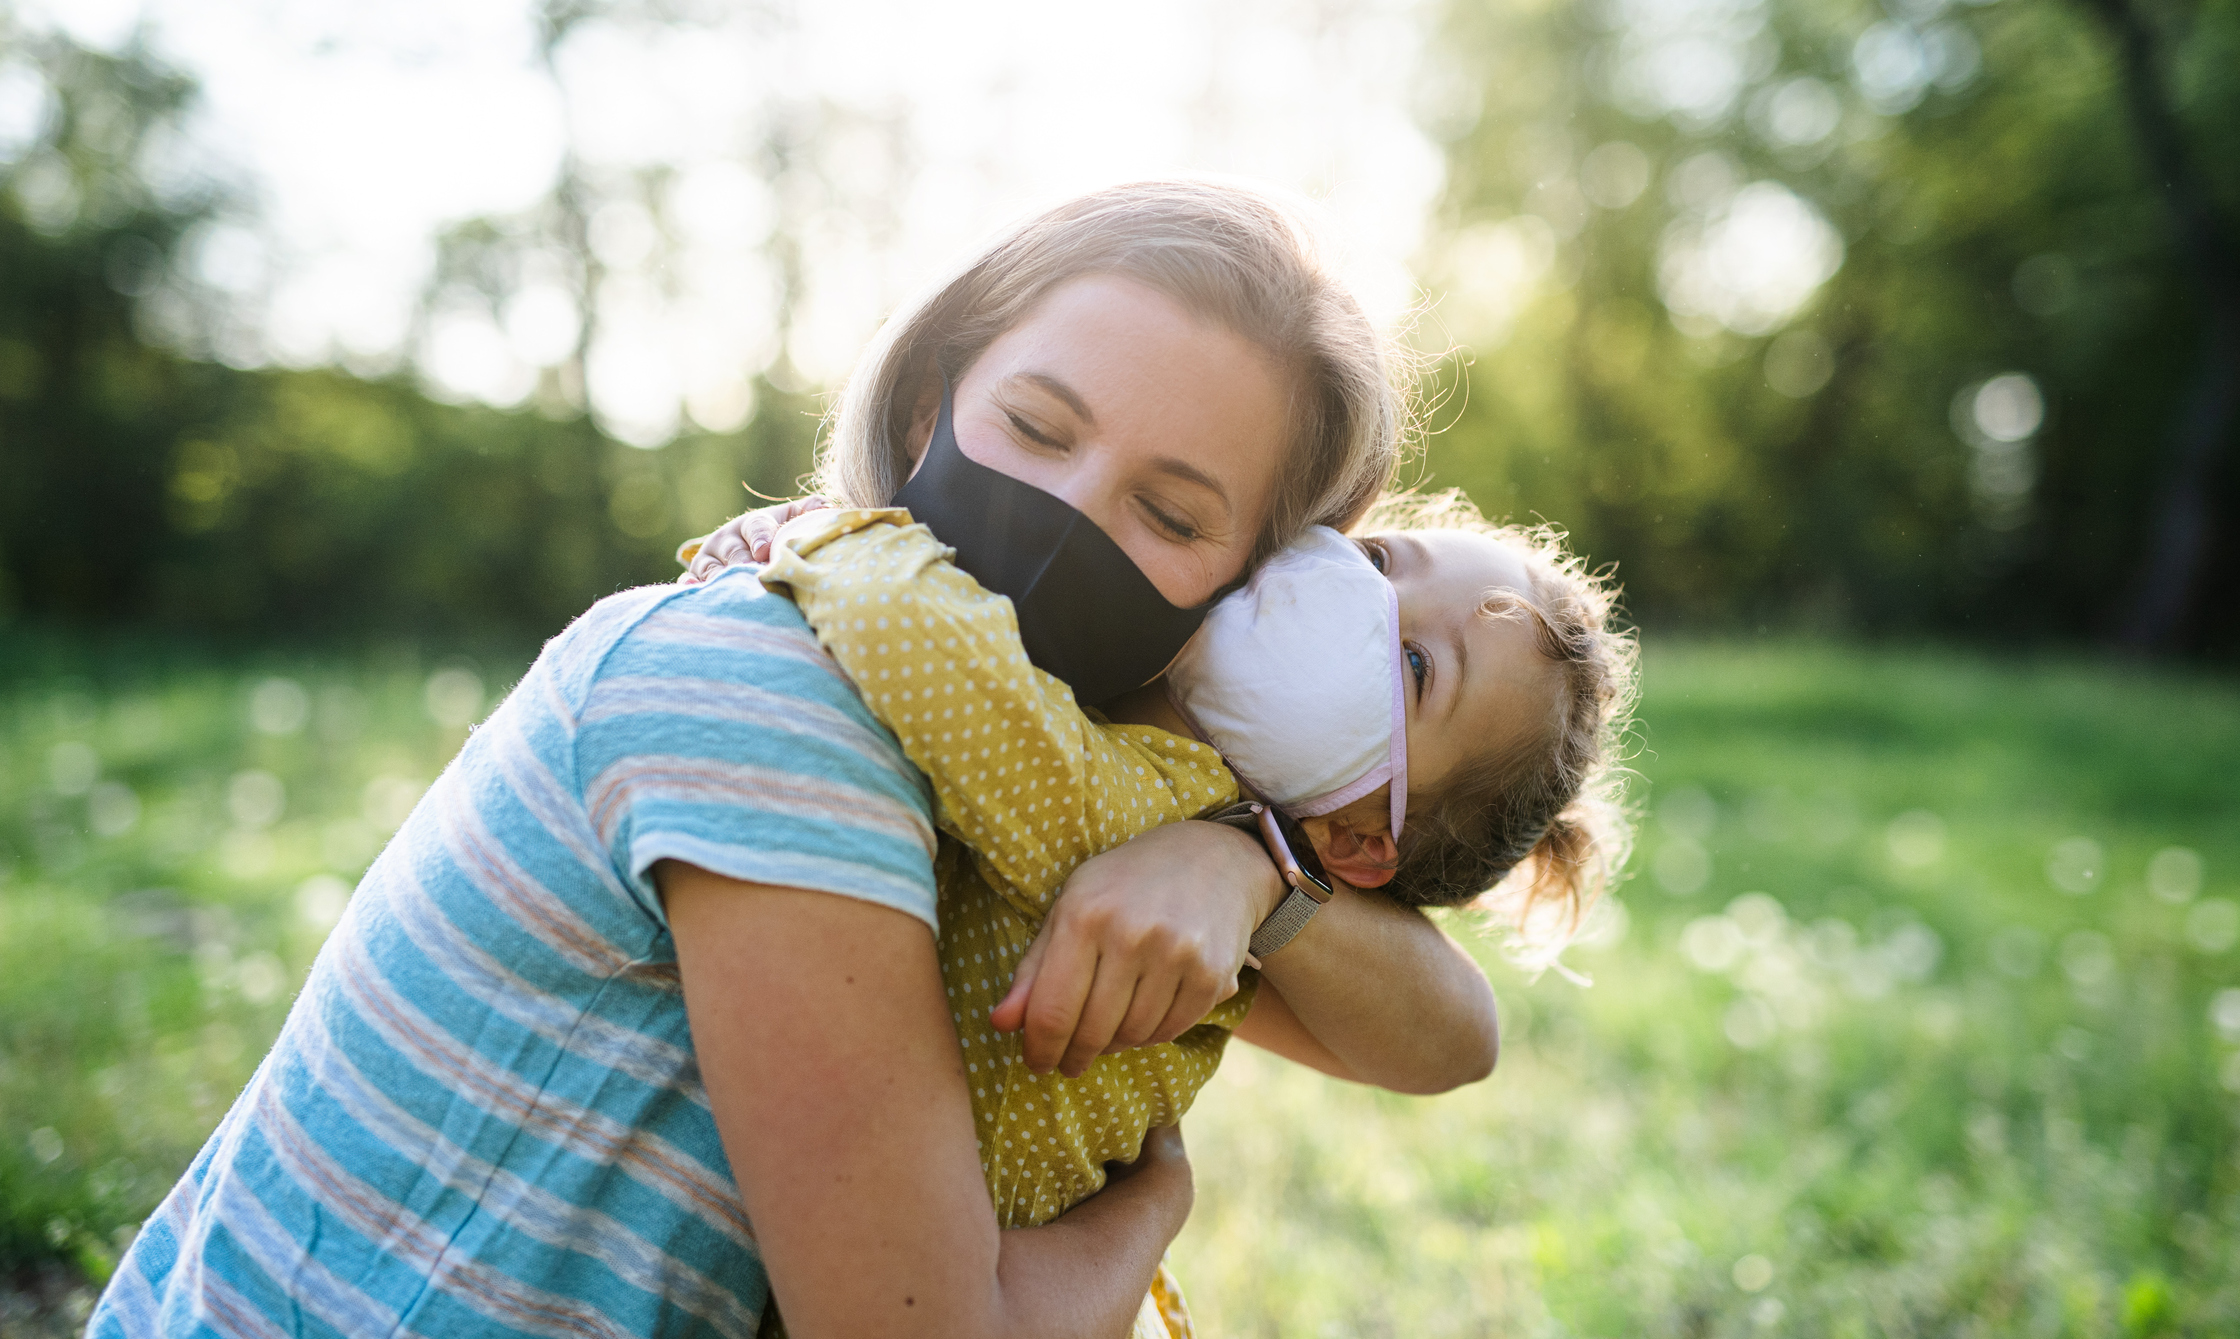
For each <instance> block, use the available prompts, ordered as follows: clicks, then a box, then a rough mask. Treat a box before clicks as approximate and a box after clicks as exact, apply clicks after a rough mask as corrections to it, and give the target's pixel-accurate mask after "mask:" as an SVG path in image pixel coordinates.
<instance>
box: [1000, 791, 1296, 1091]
mask: <svg viewBox="0 0 2240 1339" xmlns="http://www.w3.org/2000/svg"><path fill="white" fill-rule="evenodd" d="M1281 891H1282V883H1281V881H1280V880H1279V879H1278V878H1277V876H1276V872H1275V865H1274V863H1273V862H1271V861H1270V860H1269V859H1268V855H1267V852H1266V851H1264V850H1262V849H1261V847H1260V843H1259V842H1258V841H1256V840H1254V839H1253V838H1252V837H1250V836H1249V835H1247V834H1245V833H1242V832H1239V831H1237V830H1236V829H1235V828H1229V827H1223V826H1221V825H1220V824H1217V823H1171V824H1168V825H1167V826H1166V827H1163V828H1157V829H1154V830H1153V831H1151V832H1147V833H1144V834H1143V835H1142V836H1140V837H1137V838H1136V839H1135V840H1133V841H1130V842H1127V843H1125V844H1123V845H1121V846H1119V847H1116V848H1114V849H1113V850H1110V851H1107V852H1105V853H1104V854H1103V855H1100V856H1097V857H1095V858H1093V859H1091V860H1088V861H1085V862H1084V863H1083V864H1082V866H1081V868H1079V869H1077V870H1075V871H1074V872H1073V877H1072V878H1070V879H1069V880H1067V882H1066V887H1065V892H1064V894H1063V895H1061V896H1060V897H1059V899H1058V901H1057V903H1056V905H1055V906H1053V907H1052V908H1051V910H1050V915H1049V918H1048V919H1047V920H1045V921H1044V922H1043V926H1042V932H1041V933H1040V934H1039V935H1037V936H1036V937H1035V941H1034V943H1033V944H1031V945H1029V946H1028V948H1027V952H1026V956H1025V957H1024V958H1022V959H1020V962H1019V969H1018V971H1017V972H1016V973H1015V974H1014V975H1013V977H1012V981H1011V993H1010V994H1008V995H1006V996H1005V997H1004V998H1003V1001H1002V1003H1000V1004H998V1005H996V1007H995V1008H994V1010H992V1011H991V1012H990V1014H989V1021H990V1022H991V1023H993V1024H994V1026H995V1028H996V1030H997V1031H999V1032H1016V1031H1018V1030H1019V1029H1020V1028H1021V1027H1024V1028H1025V1029H1026V1037H1025V1039H1024V1045H1023V1047H1022V1050H1023V1051H1024V1053H1025V1057H1026V1062H1027V1067H1028V1068H1030V1069H1032V1070H1034V1071H1035V1072H1036V1073H1044V1072H1047V1071H1048V1070H1049V1069H1051V1068H1052V1067H1053V1066H1055V1067H1057V1068H1058V1069H1059V1070H1061V1071H1062V1072H1064V1073H1065V1075H1066V1076H1067V1077H1069V1078H1079V1077H1080V1076H1081V1074H1082V1073H1083V1072H1084V1071H1086V1070H1087V1069H1088V1068H1089V1062H1090V1061H1092V1060H1094V1059H1096V1058H1097V1057H1098V1056H1099V1055H1102V1054H1105V1053H1107V1052H1110V1051H1123V1050H1126V1049H1128V1048H1129V1047H1132V1046H1145V1045H1150V1044H1153V1043H1156V1042H1164V1041H1173V1040H1174V1039H1175V1038H1176V1037H1179V1036H1181V1035H1182V1034H1183V1033H1184V1032H1185V1031H1187V1030H1189V1029H1190V1028H1191V1027H1194V1026H1196V1024H1197V1022H1198V1020H1199V1019H1201V1018H1204V1017H1205V1016H1206V1013H1207V1011H1208V1010H1210V1009H1212V1008H1213V1006H1214V1005H1216V1004H1219V1003H1220V1002H1221V1001H1223V1000H1225V999H1227V998H1229V997H1230V996H1231V995H1234V994H1236V992H1237V970H1238V969H1239V968H1240V967H1242V966H1244V965H1245V958H1246V952H1245V950H1246V946H1247V945H1248V944H1249V943H1250V942H1251V940H1252V930H1253V927H1254V926H1256V925H1258V924H1259V923H1260V922H1261V921H1262V920H1263V919H1265V918H1266V916H1267V914H1268V913H1269V912H1270V911H1272V910H1274V908H1275V904H1276V902H1277V900H1278V897H1279V895H1280V893H1281Z"/></svg>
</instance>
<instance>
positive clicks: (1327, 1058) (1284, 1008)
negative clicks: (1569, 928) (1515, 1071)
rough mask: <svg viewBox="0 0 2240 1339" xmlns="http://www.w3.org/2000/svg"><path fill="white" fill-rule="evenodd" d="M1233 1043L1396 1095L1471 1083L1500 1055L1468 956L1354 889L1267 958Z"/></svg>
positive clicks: (1481, 977)
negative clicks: (1257, 990)
mask: <svg viewBox="0 0 2240 1339" xmlns="http://www.w3.org/2000/svg"><path fill="white" fill-rule="evenodd" d="M1237 1035H1238V1036H1240V1037H1243V1038H1244V1039H1245V1040H1247V1041H1250V1042H1253V1043H1254V1044H1256V1045H1260V1046H1265V1047H1267V1048H1268V1049H1270V1050H1273V1051H1276V1052H1277V1053H1279V1054H1282V1055H1286V1056H1289V1057H1290V1058H1291V1059H1294V1060H1297V1061H1299V1062H1300V1063H1302V1064H1307V1065H1312V1066H1314V1067H1315V1068H1317V1069H1321V1070H1324V1071H1326V1072H1329V1073H1333V1074H1336V1075H1338V1076H1339V1077H1341V1078H1348V1079H1353V1080H1356V1081H1358V1082H1361V1083H1373V1084H1375V1085H1377V1086H1378V1087H1380V1088H1389V1089H1391V1090H1392V1091H1394V1092H1402V1093H1441V1092H1446V1091H1447V1090H1449V1089H1452V1088H1459V1087H1461V1086H1462V1085H1463V1084H1466V1083H1475V1082H1477V1081H1478V1080H1480V1079H1482V1078H1485V1077H1486V1076H1487V1075H1488V1074H1491V1073H1492V1072H1493V1066H1494V1061H1495V1060H1496V1058H1497V1057H1498V1056H1499V1054H1500V1049H1501V1031H1500V1022H1499V1018H1498V1016H1497V1013H1496V1010H1495V1005H1494V998H1493V986H1492V984H1491V983H1489V982H1488V981H1487V980H1486V977H1485V973H1484V972H1483V971H1481V970H1479V967H1478V964H1477V963H1476V962H1474V961H1472V960H1471V958H1470V955H1469V954H1467V953H1465V952H1464V951H1463V950H1462V947H1461V946H1460V945H1458V944H1456V943H1455V942H1454V941H1453V940H1452V939H1449V938H1448V937H1447V935H1446V934H1445V933H1444V932H1443V931H1441V930H1440V929H1439V927H1438V926H1437V925H1434V924H1433V923H1432V922H1431V920H1430V918H1429V917H1427V916H1425V915H1424V914H1423V913H1421V912H1419V911H1414V910H1411V909H1409V908H1407V907H1403V906H1400V905H1398V904H1396V903H1394V902H1393V901H1391V900H1390V899H1389V898H1386V897H1384V896H1382V895H1381V894H1378V893H1374V892H1365V891H1360V890H1355V889H1342V890H1340V892H1339V894H1338V896H1336V897H1334V898H1332V899H1331V900H1330V902H1329V903H1328V904H1327V905H1326V906H1324V907H1323V908H1322V910H1321V911H1319V912H1317V913H1315V917H1314V919H1313V920H1311V921H1308V922H1307V925H1306V928H1305V929H1303V930H1301V931H1300V932H1299V934H1298V936H1297V937H1296V938H1294V939H1293V940H1292V941H1291V942H1290V943H1289V944H1286V945H1285V946H1284V947H1283V949H1282V950H1281V951H1280V952H1277V953H1273V954H1270V955H1269V957H1268V960H1267V962H1266V963H1265V964H1263V965H1262V969H1261V993H1260V995H1259V997H1258V998H1257V999H1256V1000H1255V1001H1254V1003H1253V1007H1252V1012H1251V1013H1250V1014H1249V1015H1247V1016H1246V1018H1245V1021H1244V1024H1243V1026H1241V1027H1239V1028H1238V1029H1237Z"/></svg>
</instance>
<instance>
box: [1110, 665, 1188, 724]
mask: <svg viewBox="0 0 2240 1339" xmlns="http://www.w3.org/2000/svg"><path fill="white" fill-rule="evenodd" d="M1104 714H1105V715H1106V716H1107V717H1109V718H1110V719H1112V720H1113V721H1116V722H1118V723H1119V724H1121V725H1149V726H1154V727H1156V728H1158V729H1161V730H1165V731H1166V732H1168V733H1169V734H1176V735H1181V736H1182V737H1184V738H1185V739H1195V738H1197V732H1196V731H1194V730H1192V729H1191V728H1190V722H1188V721H1186V720H1184V719H1182V713H1181V712H1179V711H1176V710H1175V709H1174V703H1173V702H1171V701H1169V700H1168V698H1167V681H1166V680H1165V679H1154V680H1152V681H1151V682H1150V683H1147V684H1145V685H1144V686H1143V687H1141V688H1136V689H1132V690H1130V691H1128V692H1125V693H1122V694H1121V695H1120V696H1118V697H1116V698H1113V699H1112V700H1111V701H1109V702H1107V703H1105V704H1104Z"/></svg>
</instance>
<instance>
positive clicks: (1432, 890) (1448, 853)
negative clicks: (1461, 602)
mask: <svg viewBox="0 0 2240 1339" xmlns="http://www.w3.org/2000/svg"><path fill="white" fill-rule="evenodd" d="M1392 530H1462V531H1468V532H1470V533H1473V534H1480V535H1486V536H1490V537H1491V538H1493V539H1496V540H1498V541H1500V542H1501V543H1503V544H1506V545H1510V546H1513V547H1514V548H1516V549H1518V550H1519V551H1521V553H1522V554H1523V556H1524V559H1525V566H1526V570H1527V571H1528V572H1530V573H1531V579H1532V590H1531V591H1530V592H1528V593H1516V594H1512V593H1511V592H1508V591H1496V592H1493V593H1491V594H1489V596H1488V597H1487V599H1486V601H1485V603H1484V605H1483V606H1481V609H1480V612H1481V614H1482V615H1483V616H1485V617H1488V618H1503V619H1512V618H1513V619H1529V620H1531V622H1532V624H1533V626H1534V629H1535V631H1536V632H1537V634H1538V642H1539V647H1540V651H1541V653H1542V654H1543V655H1545V656H1546V657H1547V658H1548V659H1549V660H1551V661H1553V662H1555V664H1556V665H1557V666H1558V668H1559V671H1560V674H1561V682H1560V686H1559V687H1558V689H1557V692H1556V704H1555V713H1554V715H1553V716H1552V717H1551V718H1550V720H1549V722H1548V728H1547V729H1546V730H1545V731H1543V732H1541V733H1540V734H1539V735H1538V736H1537V737H1535V738H1533V739H1531V740H1530V741H1529V742H1527V743H1526V744H1524V745H1523V746H1521V747H1519V748H1514V749H1509V750H1505V751H1503V752H1500V753H1494V754H1489V755H1487V756H1483V757H1477V758H1473V759H1471V760H1470V761H1469V762H1468V763H1466V764H1465V765H1464V766H1463V767H1461V768H1460V769H1458V771H1457V773H1456V775H1455V776H1453V777H1451V778H1449V779H1448V780H1447V781H1446V782H1445V783H1444V784H1442V785H1441V786H1440V787H1439V788H1438V791H1437V793H1435V794H1432V795H1429V796H1428V797H1418V796H1414V795H1411V796H1410V797H1409V803H1408V825H1407V830H1406V831H1405V832H1404V833H1403V834H1402V836H1401V838H1400V850H1399V867H1398V870H1397V872H1396V873H1395V874H1394V876H1393V879H1392V882H1391V883H1389V884H1387V885H1386V886H1385V888H1384V890H1383V891H1384V892H1386V893H1387V894H1389V895H1390V896H1392V897H1393V898H1394V899H1396V900H1397V901H1400V902H1402V903H1405V904H1408V905H1411V906H1419V907H1435V906H1461V905H1465V904H1472V903H1475V904H1476V905H1479V906H1483V907H1486V908H1487V909H1489V910H1492V911H1495V912H1496V913H1498V914H1500V916H1501V918H1502V919H1503V920H1505V921H1507V922H1508V923H1509V925H1510V926H1511V928H1512V931H1513V933H1514V935H1515V945H1516V947H1517V948H1518V949H1520V950H1522V956H1524V957H1526V958H1527V959H1531V960H1537V961H1539V962H1542V963H1546V962H1550V961H1553V959H1554V957H1555V955H1556V954H1557V953H1559V952H1560V951H1561V950H1562V948H1563V945H1564V944H1565V943H1566V942H1568V940H1569V939H1570V938H1571V936H1572V935H1573V934H1575V933H1576V932H1577V931H1578V929H1579V925H1580V923H1581V921H1582V920H1583V919H1584V918H1585V916H1586V914H1587V912H1588V910H1589V909H1590V908H1591V907H1592V906H1593V905H1594V903H1595V901H1596V899H1597V898H1599V897H1600V896H1601V895H1602V893H1603V891H1604V890H1605V889H1606V888H1607V887H1608V886H1610V885H1611V884H1613V883H1615V882H1616V880H1617V877H1618V874H1619V871H1621V870H1622V869H1623V868H1624V867H1625V863H1626V857H1627V855H1628V853H1629V851H1630V849H1631V847H1632V844H1633V820H1632V816H1631V815H1630V814H1629V813H1628V811H1627V809H1626V805H1625V798H1624V792H1625V784H1624V781H1625V773H1624V770H1623V768H1622V767H1621V765H1620V761H1619V750H1620V748H1621V747H1622V740H1623V738H1624V736H1625V734H1626V732H1627V730H1628V729H1629V728H1630V726H1631V723H1632V712H1633V703H1634V695H1635V691H1636V689H1637V686H1638V680H1639V668H1638V662H1637V657H1636V647H1635V644H1634V638H1633V635H1632V634H1631V633H1630V632H1627V631H1623V630H1621V629H1618V628H1616V627H1613V626H1612V623H1613V619H1614V616H1615V613H1616V609H1617V602H1618V587H1617V585H1616V583H1614V582H1613V581H1612V580H1611V579H1610V576H1609V573H1608V572H1607V571H1589V570H1588V569H1587V567H1586V565H1585V564H1584V563H1583V562H1582V561H1581V560H1580V559H1579V558H1577V557H1576V556H1574V555H1573V554H1571V553H1570V552H1568V551H1566V550H1565V548H1564V547H1563V536H1562V534H1561V532H1559V531H1556V530H1554V529H1551V528H1549V527H1546V526H1534V527H1529V528H1528V527H1523V526H1514V525H1494V524H1492V523H1491V522H1489V521H1487V520H1486V519H1485V517H1484V516H1483V515H1481V514H1480V513H1479V511H1478V509H1477V508H1476V507H1475V506H1473V505H1472V504H1471V503H1470V500H1469V499H1468V498H1466V497H1464V496H1463V494H1462V491H1461V490H1460V489H1448V490H1445V491H1443V492H1436V493H1403V494H1397V495H1387V496H1385V497H1383V498H1381V499H1379V500H1378V502H1377V504H1376V505H1375V506H1374V507H1372V508H1371V509H1370V510H1369V512H1368V514H1367V515H1366V516H1364V517H1363V518H1362V520H1361V522H1360V523H1359V524H1358V525H1356V526H1355V527H1354V533H1355V534H1358V535H1372V534H1376V533H1379V532H1383V531H1392Z"/></svg>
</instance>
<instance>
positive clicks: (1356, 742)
mask: <svg viewBox="0 0 2240 1339" xmlns="http://www.w3.org/2000/svg"><path fill="white" fill-rule="evenodd" d="M1406 677H1407V655H1406V653H1405V652H1404V651H1402V650H1401V648H1400V601H1399V597H1398V596H1397V595H1396V594H1394V592H1393V589H1392V583H1391V582H1389V581H1387V580H1385V576H1384V573H1382V572H1379V571H1378V570H1377V569H1376V566H1375V565H1374V564H1372V563H1371V562H1370V561H1369V559H1368V556H1367V555H1366V554H1364V553H1362V551H1361V548H1360V546H1359V545H1357V544H1355V543H1354V542H1353V541H1352V540H1350V539H1347V538H1346V537H1345V536H1344V535H1341V534H1339V533H1338V532H1337V531H1335V530H1332V529H1329V528H1328V527H1326V526H1316V527H1314V528H1313V529H1312V530H1309V531H1308V532H1307V533H1306V534H1305V535H1303V536H1301V537H1300V539H1299V540H1298V542H1297V543H1294V544H1293V545H1291V547H1289V548H1287V549H1285V550H1284V551H1283V552H1281V553H1278V554H1277V555H1276V556H1275V557H1273V558H1270V559H1269V560H1268V561H1267V563H1266V564H1265V565H1263V566H1262V567H1261V569H1260V570H1259V571H1258V572H1257V573H1255V574H1254V575H1253V577H1252V580H1251V581H1249V582H1247V583H1246V584H1245V587H1244V589H1242V590H1239V591H1235V592H1233V593H1231V594H1230V595H1229V596H1228V597H1227V598H1225V599H1223V600H1222V601H1221V603H1219V604H1217V605H1215V606H1214V607H1213V611H1212V612H1211V613H1209V614H1208V615H1206V621H1205V623H1204V624H1203V625H1202V626H1200V627H1199V629H1198V634H1197V636H1195V637H1193V638H1191V639H1190V644H1189V645H1187V646H1185V647H1183V648H1182V654H1181V655H1180V656H1177V657H1176V658H1175V662H1174V663H1173V664H1172V665H1170V666H1168V667H1167V694H1168V696H1169V697H1170V698H1172V699H1173V701H1174V704H1175V706H1176V708H1178V709H1179V710H1180V711H1181V712H1182V714H1183V716H1184V717H1186V718H1187V719H1188V720H1189V721H1190V723H1191V724H1192V725H1193V726H1195V727H1196V728H1197V729H1198V731H1199V732H1200V733H1201V734H1202V735H1204V736H1205V739H1206V742H1207V743H1209V744H1211V745H1213V746H1214V748H1216V749H1218V750H1220V752H1221V756H1222V757H1223V758H1224V759H1226V760H1227V761H1228V763H1229V766H1230V768H1231V769H1232V770H1233V771H1235V772H1236V774H1237V775H1238V776H1239V777H1240V778H1242V779H1243V780H1244V781H1245V783H1246V784H1247V785H1249V786H1250V787H1251V788H1252V789H1253V790H1255V791H1258V792H1259V794H1260V797H1261V798H1262V799H1265V800H1266V801H1268V802H1269V803H1270V804H1273V805H1275V806H1276V807H1277V808H1279V809H1282V810H1283V811H1284V812H1285V813H1288V814H1290V815H1292V816H1293V817H1295V818H1311V817H1313V816H1315V815H1317V814H1327V813H1329V812H1331V811H1332V810H1334V809H1338V808H1341V807H1343V806H1345V805H1348V804H1351V803H1352V802H1353V801H1355V800H1358V799H1360V798H1361V797H1362V796H1364V795H1366V794H1368V793H1369V792H1371V791H1373V790H1375V789H1376V788H1377V787H1379V786H1381V785H1384V784H1386V783H1387V782H1389V783H1391V786H1392V836H1393V838H1394V839H1395V840H1398V838H1399V836H1400V823H1401V820H1402V819H1403V818H1404V817H1406V815H1407V805H1408V732H1407V722H1406V717H1405V714H1404V712H1405V705H1404V704H1405V702H1406V698H1405V689H1404V687H1403V685H1404V683H1405V681H1406Z"/></svg>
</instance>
